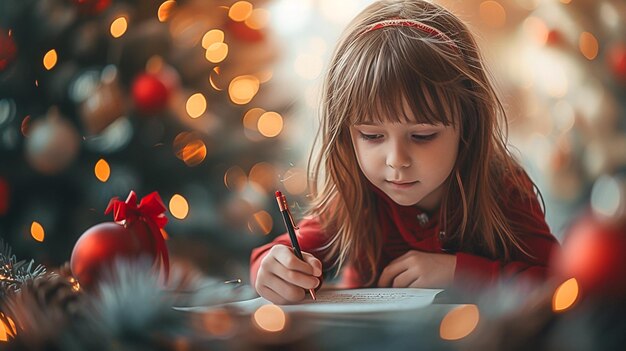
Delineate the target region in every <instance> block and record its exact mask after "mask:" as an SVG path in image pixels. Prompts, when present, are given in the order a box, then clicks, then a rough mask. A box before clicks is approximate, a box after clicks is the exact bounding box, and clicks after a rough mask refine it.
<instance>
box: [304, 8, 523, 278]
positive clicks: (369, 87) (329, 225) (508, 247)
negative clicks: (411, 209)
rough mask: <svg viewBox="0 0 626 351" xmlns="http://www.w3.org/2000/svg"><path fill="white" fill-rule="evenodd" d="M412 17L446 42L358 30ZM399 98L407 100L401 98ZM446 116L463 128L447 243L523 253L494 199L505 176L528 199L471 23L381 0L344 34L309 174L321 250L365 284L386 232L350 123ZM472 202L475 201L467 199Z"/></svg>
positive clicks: (449, 197) (400, 30) (446, 210)
mask: <svg viewBox="0 0 626 351" xmlns="http://www.w3.org/2000/svg"><path fill="white" fill-rule="evenodd" d="M395 18H401V19H409V20H415V21H419V22H421V23H424V24H426V25H428V26H431V27H434V28H436V29H437V30H439V31H441V32H442V33H444V34H445V35H447V36H448V38H449V40H451V41H452V43H450V42H442V40H441V37H439V36H433V35H429V34H427V33H424V32H422V31H420V30H418V29H415V28H411V27H406V26H393V27H386V28H381V29H377V30H374V31H371V32H367V33H363V31H364V29H365V28H367V27H368V26H369V25H372V24H373V23H376V22H379V21H383V20H389V19H395ZM403 101H405V102H406V104H403ZM407 104H408V107H409V108H410V109H411V111H412V112H413V113H412V115H414V116H417V117H416V118H417V119H418V120H417V121H416V122H417V123H432V124H435V123H443V124H445V125H452V126H454V127H455V128H459V130H460V135H461V140H460V143H459V150H458V156H457V160H456V164H455V167H454V169H453V171H452V173H451V174H450V176H449V178H448V181H447V189H446V191H445V192H444V195H443V199H442V202H441V210H440V214H441V218H440V221H441V222H440V223H441V226H442V229H444V230H446V237H447V242H446V245H447V246H448V247H451V248H452V249H453V250H462V251H464V252H471V253H475V254H479V255H481V256H485V257H489V258H492V259H496V258H497V259H503V260H510V259H511V258H512V257H513V256H512V255H513V254H514V253H520V252H521V253H524V254H527V253H526V251H525V249H524V248H523V247H522V246H521V245H520V242H519V240H518V238H516V235H515V233H514V228H515V223H510V222H509V220H507V218H506V217H505V215H504V214H503V212H502V211H501V210H500V208H499V206H498V201H500V200H501V197H500V196H501V194H500V192H501V191H502V189H504V188H507V187H503V185H504V178H505V176H506V178H507V181H510V182H512V183H513V184H514V185H515V187H516V188H518V189H519V193H520V194H521V195H522V196H524V197H527V198H530V197H531V196H534V194H533V192H532V187H529V186H527V184H528V182H529V181H530V180H529V179H528V178H527V177H526V176H525V173H524V172H520V171H519V169H520V166H519V164H518V163H517V162H516V161H515V159H514V158H513V157H512V156H511V154H510V153H509V151H508V150H507V147H506V114H505V112H504V109H503V107H502V104H501V102H500V100H499V99H498V97H497V95H496V93H495V90H494V88H493V86H492V83H491V82H490V79H489V77H488V75H487V72H486V70H485V68H484V66H483V63H482V58H481V56H480V53H479V50H478V47H477V44H476V42H475V40H474V38H473V37H472V35H471V34H470V32H469V30H468V28H467V27H466V26H465V25H464V24H463V23H462V22H461V21H460V20H459V19H458V18H457V17H455V16H454V15H453V14H451V13H450V12H448V11H447V10H445V9H444V8H442V7H440V6H438V5H436V4H432V3H430V2H427V1H420V0H383V1H378V2H376V3H374V4H372V5H370V6H369V7H367V8H366V9H365V10H363V11H362V12H361V13H360V14H359V15H358V16H357V17H356V18H355V19H354V20H353V21H352V22H351V23H350V24H349V25H348V27H347V29H346V30H345V31H344V33H343V35H342V37H341V38H340V40H339V43H338V45H337V47H336V49H335V52H334V54H333V56H332V59H331V62H330V67H329V70H328V72H327V75H326V79H325V81H324V87H323V98H322V105H321V109H320V119H321V121H320V129H319V131H318V136H317V138H316V143H318V144H316V145H315V146H317V148H314V149H313V150H312V152H311V158H310V160H309V174H310V182H309V186H310V189H311V197H312V207H311V209H310V211H309V212H310V214H311V215H314V216H317V217H318V218H319V219H320V221H321V223H322V225H323V227H324V228H325V230H326V231H327V232H328V233H329V234H330V240H329V242H328V245H327V246H325V247H324V248H322V249H323V250H324V251H325V254H326V255H327V256H328V257H327V258H331V259H333V262H334V263H335V265H336V268H337V271H339V269H340V268H341V267H342V266H344V264H345V263H348V262H350V263H353V264H356V265H357V266H358V267H357V269H358V270H359V271H360V272H363V273H365V274H367V275H368V276H367V277H368V279H369V281H368V282H367V285H369V284H371V283H372V282H373V280H374V279H375V276H376V273H377V272H376V265H377V262H378V260H379V259H380V253H381V244H382V235H381V233H380V229H379V224H378V223H377V217H376V213H377V211H376V206H377V204H376V198H375V196H374V195H373V193H372V191H371V189H369V188H368V182H367V180H366V178H365V176H364V175H363V173H362V172H361V170H360V168H359V166H358V163H357V160H356V156H355V153H354V149H353V146H352V142H351V139H350V133H349V127H350V126H351V125H353V124H359V123H363V122H366V121H368V122H371V121H374V122H382V121H391V122H402V121H409V120H411V118H409V117H407V116H408V114H407V113H406V111H405V109H404V106H406V105H407ZM470 204H471V205H470Z"/></svg>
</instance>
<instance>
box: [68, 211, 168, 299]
mask: <svg viewBox="0 0 626 351" xmlns="http://www.w3.org/2000/svg"><path fill="white" fill-rule="evenodd" d="M146 256H147V257H150V258H151V259H152V260H153V261H156V258H157V254H156V245H155V243H154V239H153V236H152V234H151V233H150V231H149V228H148V226H147V225H146V224H145V223H144V222H141V221H136V222H133V223H132V224H131V225H130V226H129V227H126V226H124V225H121V224H117V223H114V222H106V223H101V224H98V225H95V226H93V227H91V228H89V229H88V230H87V231H85V232H84V233H83V234H82V235H81V236H80V238H78V241H77V242H76V244H75V245H74V249H73V251H72V256H71V259H70V267H71V269H72V275H73V276H74V277H75V278H76V279H77V280H78V282H79V283H80V285H81V287H83V288H85V289H87V290H90V289H92V288H94V287H96V286H97V285H98V283H99V282H100V281H101V279H102V278H103V273H104V272H106V271H107V270H110V269H111V267H112V266H113V263H114V262H115V260H116V259H118V258H122V259H128V260H132V259H138V258H141V257H146Z"/></svg>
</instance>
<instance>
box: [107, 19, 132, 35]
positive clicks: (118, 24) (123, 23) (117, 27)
mask: <svg viewBox="0 0 626 351" xmlns="http://www.w3.org/2000/svg"><path fill="white" fill-rule="evenodd" d="M127 29H128V21H127V20H126V17H124V16H122V17H118V18H116V19H115V20H114V21H113V22H112V23H111V35H112V36H113V38H119V37H121V36H122V35H124V33H126V30H127Z"/></svg>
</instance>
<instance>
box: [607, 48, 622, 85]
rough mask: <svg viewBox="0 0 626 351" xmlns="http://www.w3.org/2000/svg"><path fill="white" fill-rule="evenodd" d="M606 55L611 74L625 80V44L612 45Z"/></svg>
mask: <svg viewBox="0 0 626 351" xmlns="http://www.w3.org/2000/svg"><path fill="white" fill-rule="evenodd" d="M606 57H607V61H608V64H609V67H610V68H611V71H612V72H613V74H615V76H616V77H617V79H618V80H621V81H622V82H626V44H624V43H620V44H616V45H613V46H612V47H611V48H610V49H609V51H608V53H607V56H606Z"/></svg>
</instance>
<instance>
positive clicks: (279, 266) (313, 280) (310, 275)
mask: <svg viewBox="0 0 626 351" xmlns="http://www.w3.org/2000/svg"><path fill="white" fill-rule="evenodd" d="M302 257H303V258H304V261H301V260H300V259H299V258H298V257H296V255H295V254H294V253H293V249H292V248H291V247H289V246H285V245H275V246H273V247H272V248H271V249H270V251H269V253H268V254H267V255H265V257H263V260H262V261H261V267H260V268H259V272H258V273H257V278H256V283H255V285H254V288H255V289H256V291H257V292H258V293H259V295H261V296H262V297H264V298H265V299H267V300H269V301H271V302H273V303H275V304H289V303H294V302H298V301H301V300H303V299H304V296H305V292H306V291H307V290H308V289H315V288H317V286H318V285H319V284H320V280H319V278H318V277H320V276H321V275H322V262H320V260H318V259H317V258H315V257H314V256H313V255H311V254H310V253H307V252H302Z"/></svg>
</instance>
